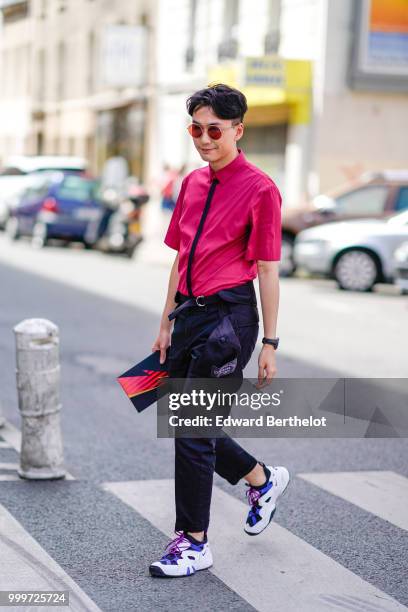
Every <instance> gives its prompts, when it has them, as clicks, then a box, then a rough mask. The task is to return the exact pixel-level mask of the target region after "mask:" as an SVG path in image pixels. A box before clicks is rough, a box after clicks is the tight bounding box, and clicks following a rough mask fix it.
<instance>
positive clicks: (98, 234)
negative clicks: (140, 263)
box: [85, 181, 149, 258]
mask: <svg viewBox="0 0 408 612" xmlns="http://www.w3.org/2000/svg"><path fill="white" fill-rule="evenodd" d="M148 201H149V195H148V194H147V192H146V191H145V189H144V188H143V187H142V186H141V185H139V184H138V183H136V182H132V181H127V182H126V185H125V187H124V188H123V189H118V188H113V187H107V188H105V189H103V190H102V192H101V204H102V206H101V215H100V217H99V219H97V220H95V221H94V222H92V223H90V224H89V226H88V228H87V233H86V236H85V242H86V244H87V246H88V247H92V248H95V249H98V250H100V251H103V252H109V253H122V254H124V255H126V256H127V257H129V258H131V257H133V254H134V252H135V250H136V248H137V246H138V245H139V244H140V243H141V242H142V240H143V236H142V231H141V210H142V207H143V205H144V204H146V203H147V202H148Z"/></svg>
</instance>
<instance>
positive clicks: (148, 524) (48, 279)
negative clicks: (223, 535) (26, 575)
mask: <svg viewBox="0 0 408 612" xmlns="http://www.w3.org/2000/svg"><path fill="white" fill-rule="evenodd" d="M30 253H31V251H30V250H29V247H28V246H27V245H24V244H23V245H19V246H17V247H10V246H9V245H7V244H6V242H5V241H4V239H3V238H1V241H0V261H2V263H0V359H1V365H2V367H1V370H0V384H1V386H0V401H1V403H2V404H3V411H4V414H5V416H6V418H7V420H8V421H9V422H10V423H11V424H13V425H14V426H16V427H20V421H19V416H18V408H17V400H16V390H15V354H14V338H13V333H12V328H13V325H15V324H16V323H17V322H19V321H21V320H22V319H24V318H27V317H34V316H38V317H45V318H49V319H51V320H52V321H54V322H55V323H56V324H57V325H58V326H59V328H60V337H61V365H62V402H63V410H62V431H63V438H64V452H65V465H66V468H67V470H68V471H69V472H70V473H71V474H72V475H73V477H74V478H75V480H72V481H58V482H57V481H55V482H44V483H40V482H20V481H10V482H7V481H5V482H1V483H0V504H2V505H3V506H4V507H5V508H6V509H7V510H8V511H9V512H10V513H11V514H12V516H13V517H15V518H16V519H17V520H18V521H19V522H20V523H21V525H22V526H23V528H24V529H25V530H26V531H27V533H29V534H31V535H32V536H33V537H34V539H35V540H36V541H37V542H38V543H39V544H40V545H41V546H42V548H43V549H44V550H45V551H47V552H48V553H49V555H50V556H51V557H52V558H53V559H54V560H55V561H56V562H57V563H58V564H59V565H60V567H61V568H62V569H63V570H64V571H65V572H66V573H67V574H68V575H69V576H70V577H71V578H72V579H73V580H74V581H75V582H76V583H77V584H78V585H79V586H80V587H81V588H82V590H83V591H84V592H85V593H86V594H87V595H88V596H89V597H90V598H91V599H92V600H93V601H94V602H95V603H96V604H97V605H98V606H99V607H100V609H102V610H109V611H110V610H111V611H112V612H113V611H115V612H116V611H119V612H122V611H128V610H170V609H183V608H192V607H194V608H200V609H202V610H251V609H254V608H258V609H260V606H259V605H254V606H253V603H254V602H253V601H251V599H248V597H243V596H241V595H240V594H239V593H241V594H242V592H244V591H241V590H240V589H238V588H237V589H234V588H230V586H228V584H231V582H229V581H228V580H225V581H224V580H223V579H222V578H220V577H219V576H222V575H223V573H222V569H223V568H221V569H220V574H217V575H215V574H214V573H210V572H202V573H200V574H198V575H196V576H194V577H193V578H191V579H188V580H187V579H185V580H174V581H160V580H152V579H151V578H150V577H149V575H148V572H147V567H148V564H149V563H150V562H151V561H152V560H154V559H155V558H156V557H157V555H158V553H160V552H161V551H162V548H163V546H164V545H165V544H166V542H167V538H166V536H165V535H164V534H163V533H162V531H160V530H159V529H158V528H157V524H156V523H155V521H154V520H149V511H148V510H147V511H146V512H142V513H141V512H137V511H135V509H134V508H132V507H131V506H130V505H128V504H127V503H124V502H123V501H122V500H121V499H120V498H119V497H118V496H116V495H114V494H112V493H109V492H108V491H107V490H106V488H105V485H106V483H118V482H135V483H139V482H140V481H142V482H143V481H146V482H147V481H155V480H158V479H160V480H163V479H166V480H167V479H171V478H172V476H173V454H172V442H171V441H170V440H162V439H161V440H157V439H156V423H155V410H154V409H149V410H147V411H145V412H144V413H142V414H137V413H136V412H134V411H133V409H132V407H131V405H130V403H129V402H128V400H127V399H126V398H125V397H124V395H123V394H122V391H121V390H120V388H119V387H118V385H117V384H116V382H115V377H116V376H117V375H118V374H120V373H122V372H123V371H124V370H125V369H127V368H128V367H129V365H131V364H133V363H134V362H136V361H138V360H139V359H141V358H142V357H143V356H144V355H145V354H146V352H148V351H149V350H150V346H151V344H152V341H153V339H154V337H155V334H156V332H157V325H158V313H159V311H160V308H161V303H162V302H161V303H160V296H161V298H162V300H163V299H164V292H165V286H166V284H165V283H166V278H167V274H168V266H166V265H165V264H163V265H160V264H157V263H156V264H149V263H148V262H146V261H138V260H137V259H136V261H134V262H127V261H122V260H116V261H115V262H114V263H112V261H111V260H110V259H109V258H106V257H101V256H99V254H94V253H86V252H79V251H72V252H71V251H67V250H66V249H54V248H51V249H49V250H47V251H46V252H41V253H37V252H32V256H31V255H30ZM6 261H8V263H5V262H6ZM62 263H63V265H62ZM58 266H59V267H60V280H59V281H58V280H56V279H57V271H58ZM124 276H125V278H126V282H124V281H123V279H124ZM92 279H93V281H92ZM95 279H98V280H99V282H96V280H95ZM87 280H88V281H89V283H88V285H89V287H90V288H91V291H86V290H84V288H83V287H85V286H87V285H86V283H87ZM102 281H103V282H102ZM102 284H103V288H102V289H101V287H100V286H101V285H102ZM81 287H82V288H81ZM118 287H119V289H118ZM126 288H127V291H126ZM116 289H117V290H116ZM281 291H282V298H281V308H283V309H284V310H283V313H282V315H280V336H281V337H283V338H285V334H286V335H287V336H288V337H289V335H290V341H288V345H289V346H288V351H286V350H285V343H283V347H282V350H280V352H279V362H278V368H279V375H282V376H289V377H290V376H321V377H326V376H344V375H346V374H347V373H348V371H349V369H353V367H352V366H353V362H355V363H357V362H358V370H359V372H361V374H360V375H366V374H365V372H364V367H365V366H367V364H366V363H361V359H362V355H366V356H367V361H368V364H369V366H370V368H371V370H370V371H371V372H372V371H373V368H374V367H375V368H376V369H375V371H376V374H375V375H376V376H378V375H381V374H380V373H381V372H387V374H382V375H383V376H391V375H392V374H391V372H392V371H393V372H394V376H396V377H398V376H400V377H402V376H404V367H406V363H405V364H404V361H403V356H404V355H405V360H406V333H407V332H406V309H407V301H406V298H403V297H401V296H397V295H396V294H394V293H392V292H387V291H385V292H383V293H378V294H374V295H368V296H366V295H364V296H359V295H358V296H347V295H346V296H345V295H344V294H343V293H341V294H339V293H337V294H336V293H335V291H336V290H335V288H334V287H333V285H332V284H330V283H326V284H325V283H324V282H323V281H311V282H308V281H305V280H296V279H291V280H287V281H286V280H284V281H282V283H281ZM109 295H111V297H109ZM112 296H114V299H112ZM148 297H149V298H150V299H147V298H148ZM333 304H335V305H334V306H333ZM336 304H337V306H336ZM316 308H317V311H316ZM336 308H337V310H336ZM350 309H351V310H350ZM288 310H290V312H288ZM367 313H369V315H370V316H371V318H372V319H371V322H370V321H367V317H368V314H367ZM404 315H405V319H404ZM346 320H347V323H348V327H347V329H345V328H344V326H343V324H344V322H345V321H346ZM380 320H381V326H378V327H376V325H377V324H378V322H379V321H380ZM350 321H355V323H350ZM363 322H364V325H363ZM372 322H374V324H375V325H374V329H373V327H372V325H371V323H372ZM404 324H405V327H404ZM378 325H379V324H378ZM322 330H324V331H323V332H322ZM377 333H378V334H379V335H380V336H381V339H382V340H381V347H379V345H378V343H376V341H375V340H374V341H373V340H372V338H371V336H372V335H373V334H374V335H375V334H377ZM319 334H320V335H319ZM356 334H357V336H356ZM358 334H360V336H358ZM349 337H350V342H352V344H353V347H358V348H356V349H355V350H354V352H353V351H352V352H351V354H347V351H348V346H349V344H350V342H348V338H349ZM312 338H316V340H315V342H314V343H313V344H309V346H308V347H306V349H305V346H304V343H305V342H308V341H311V339H312ZM367 338H369V346H370V350H369V351H368V352H367V353H365V352H364V351H363V352H361V349H360V348H359V344H360V342H365V341H366V339H367ZM390 345H391V346H392V347H393V350H392V351H391V350H389V348H387V347H390ZM297 346H298V347H299V350H298V351H296V347H297ZM345 347H347V348H346V354H344V350H345ZM373 347H377V349H376V353H375V355H373V354H372V352H371V351H372V350H373ZM366 350H367V349H366ZM322 351H323V354H322ZM356 351H357V355H356ZM388 351H389V352H388ZM396 355H397V356H396ZM308 356H311V357H310V358H309V357H308ZM314 356H317V357H316V358H314ZM255 359H256V356H255V355H254V359H253V360H252V362H251V363H250V364H249V366H248V371H249V373H251V372H254V367H255ZM359 359H360V361H359ZM339 363H340V364H342V365H343V366H347V365H348V367H347V368H346V367H338V365H339ZM334 365H336V366H337V367H334ZM394 365H395V369H393V366H394ZM368 369H369V368H368ZM0 436H1V429H0ZM243 443H244V444H245V445H246V447H247V448H248V449H249V450H250V451H251V452H253V453H255V454H256V456H257V457H259V458H260V459H262V460H265V461H266V462H267V463H269V464H275V465H278V464H283V465H286V466H287V467H288V469H289V470H290V472H291V473H292V475H293V482H292V483H291V487H290V489H289V490H288V493H287V495H285V498H284V499H282V502H281V505H280V507H279V510H278V512H277V514H276V523H277V524H278V525H279V526H280V527H282V528H284V530H286V531H285V533H288V532H289V533H290V534H293V535H294V536H296V538H298V539H299V541H302V542H303V543H307V544H308V545H309V546H310V547H313V549H315V550H317V551H320V552H321V553H323V554H324V555H325V556H324V559H327V560H328V561H327V563H329V561H331V560H333V561H335V562H336V568H337V567H340V568H347V569H348V570H350V572H352V574H353V576H357V577H360V578H361V579H362V580H363V581H364V584H367V585H373V586H375V587H376V588H377V589H379V590H380V591H381V592H382V594H383V596H384V598H385V599H384V600H380V599H379V600H378V601H379V603H378V606H379V607H377V608H375V607H373V604H369V603H367V602H365V603H364V600H361V601H360V602H359V601H358V600H357V599H355V600H353V601H351V600H350V601H346V600H341V598H340V599H337V600H334V599H332V600H329V599H326V600H325V601H326V604H327V606H326V607H324V606H323V608H319V609H327V610H331V609H333V610H334V609H349V610H360V609H361V610H363V609H364V610H372V612H374V610H375V609H377V610H388V609H394V608H392V607H390V608H388V607H387V605H388V604H387V600H386V595H389V596H391V597H393V598H395V599H396V600H397V601H399V602H401V603H402V604H405V605H408V594H407V588H406V568H407V566H408V563H407V554H408V553H407V550H408V548H407V537H406V531H405V530H404V529H402V528H401V527H398V526H397V525H396V524H395V522H393V520H392V519H390V520H385V519H384V518H381V516H379V515H378V512H377V511H376V510H375V508H370V510H367V509H364V508H363V507H361V505H359V504H356V503H352V502H351V501H350V500H349V499H347V495H346V496H344V495H337V494H333V493H329V492H328V491H327V490H325V489H324V487H323V488H322V487H320V486H316V485H315V484H312V483H311V482H309V481H307V480H306V479H305V478H302V477H299V476H298V475H299V474H303V473H309V474H310V473H327V472H336V473H337V472H341V473H345V472H347V473H348V472H363V471H365V470H369V471H371V472H377V471H378V472H381V473H383V472H385V471H390V472H393V473H395V474H399V475H402V476H404V477H405V478H408V453H407V449H408V443H407V440H405V439H366V440H362V439H350V440H345V439H296V440H293V439H273V440H267V439H260V440H253V439H252V440H246V441H244V442H243ZM0 461H1V462H3V463H7V462H10V463H15V462H17V461H18V455H17V453H16V451H15V450H14V449H11V448H0ZM153 484H154V483H153ZM216 485H217V487H218V488H219V489H220V490H222V491H223V492H225V493H227V494H228V496H229V498H228V499H232V500H241V501H242V500H243V498H244V487H243V486H241V485H238V486H237V487H231V486H230V485H228V484H226V483H224V482H222V481H221V480H220V479H216ZM227 522H228V519H227V518H226V524H225V530H226V531H227V530H229V529H231V526H230V525H227ZM155 525H156V526H155ZM296 542H298V540H296ZM308 550H309V549H308ZM231 562H233V561H231ZM261 562H262V561H261V558H259V557H257V555H254V558H253V559H249V565H250V568H251V569H250V573H249V575H242V576H241V577H239V578H240V580H241V582H243V583H244V582H245V581H246V580H251V572H256V566H257V563H261ZM336 571H337V570H336ZM275 579H276V576H274V575H271V576H270V583H269V584H268V585H267V586H266V585H265V588H267V589H270V591H271V597H272V599H271V607H270V609H271V610H275V609H278V610H279V611H280V610H283V612H286V610H292V609H299V610H303V609H306V607H302V595H301V593H302V591H301V589H300V591H299V600H296V595H295V603H293V594H289V593H288V604H287V606H285V607H281V606H280V607H279V608H275V607H274V606H273V586H274V581H275ZM0 585H1V581H0ZM2 588H7V586H4V585H2ZM30 588H33V585H30ZM322 589H323V590H324V589H329V591H330V585H326V586H324V587H323V585H322ZM255 604H256V602H255ZM326 604H325V605H326ZM380 604H381V605H383V606H385V607H381V605H380ZM359 606H361V607H359ZM370 606H371V607H370ZM401 609H402V608H401Z"/></svg>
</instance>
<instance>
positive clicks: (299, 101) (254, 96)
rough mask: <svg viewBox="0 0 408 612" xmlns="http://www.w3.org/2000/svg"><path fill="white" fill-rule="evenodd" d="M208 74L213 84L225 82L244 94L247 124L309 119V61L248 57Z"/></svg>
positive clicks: (310, 67)
mask: <svg viewBox="0 0 408 612" xmlns="http://www.w3.org/2000/svg"><path fill="white" fill-rule="evenodd" d="M208 77H209V83H211V84H214V83H225V84H227V85H230V86H231V87H236V88H238V89H240V90H241V91H242V92H243V93H244V94H245V96H246V98H247V101H248V108H249V110H248V113H247V114H246V115H245V122H246V123H249V124H251V123H252V124H254V125H270V124H273V123H284V122H288V123H309V122H310V117H311V95H312V94H311V88H312V63H311V62H310V61H308V60H288V59H284V58H280V57H278V56H265V57H259V58H245V59H244V61H243V62H230V63H228V64H219V65H217V66H214V67H213V68H211V69H210V71H209V74H208ZM262 109H263V110H262Z"/></svg>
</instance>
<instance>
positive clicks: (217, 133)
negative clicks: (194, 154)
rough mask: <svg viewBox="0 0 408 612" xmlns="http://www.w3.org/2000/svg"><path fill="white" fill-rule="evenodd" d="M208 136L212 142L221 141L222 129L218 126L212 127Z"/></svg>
mask: <svg viewBox="0 0 408 612" xmlns="http://www.w3.org/2000/svg"><path fill="white" fill-rule="evenodd" d="M208 135H209V137H210V138H211V140H219V139H220V138H221V136H222V132H221V130H220V128H219V127H217V126H216V125H210V127H209V128H208Z"/></svg>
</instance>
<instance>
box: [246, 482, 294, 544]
mask: <svg viewBox="0 0 408 612" xmlns="http://www.w3.org/2000/svg"><path fill="white" fill-rule="evenodd" d="M291 482H292V479H291V478H290V477H289V480H288V483H287V485H286V487H285V488H284V489H283V491H282V493H281V494H280V495H279V497H278V499H277V500H276V503H275V507H274V509H273V510H272V512H271V516H270V517H269V521H268V522H267V524H266V525H265V527H264V528H263V529H261V531H257V532H256V533H251V532H250V531H247V530H246V529H245V528H244V531H245V533H246V534H247V535H249V536H257V535H259V534H261V533H262V532H263V531H265V529H266V528H267V527H269V525H270V524H271V521H272V519H273V517H274V515H275V512H276V509H277V507H278V505H277V504H278V501H279V500H280V499H281V497H283V495H285V493H286V491H287V490H288V487H289V485H290V483H291Z"/></svg>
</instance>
